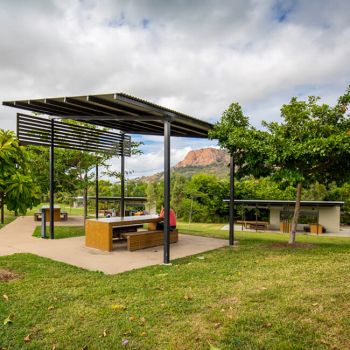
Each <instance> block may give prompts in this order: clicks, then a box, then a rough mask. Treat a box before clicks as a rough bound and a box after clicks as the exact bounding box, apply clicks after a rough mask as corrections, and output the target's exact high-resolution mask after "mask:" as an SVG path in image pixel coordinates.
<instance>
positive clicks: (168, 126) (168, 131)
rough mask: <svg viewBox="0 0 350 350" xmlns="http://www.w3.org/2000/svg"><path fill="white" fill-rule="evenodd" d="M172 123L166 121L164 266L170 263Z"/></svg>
mask: <svg viewBox="0 0 350 350" xmlns="http://www.w3.org/2000/svg"><path fill="white" fill-rule="evenodd" d="M170 134H171V124H170V121H168V120H165V121H164V256H163V261H164V264H169V262H170V247H169V231H170V230H169V225H170Z"/></svg>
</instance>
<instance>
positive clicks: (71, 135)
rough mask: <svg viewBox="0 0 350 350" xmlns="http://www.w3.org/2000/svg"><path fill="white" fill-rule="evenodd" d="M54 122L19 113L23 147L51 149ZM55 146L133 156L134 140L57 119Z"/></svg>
mask: <svg viewBox="0 0 350 350" xmlns="http://www.w3.org/2000/svg"><path fill="white" fill-rule="evenodd" d="M51 127H52V124H51V120H49V119H46V118H40V117H36V116H31V115H26V114H21V113H18V114H17V137H18V139H19V142H20V144H21V145H36V146H45V147H50V146H51ZM53 135H54V137H53V145H54V147H58V148H68V149H73V150H80V151H88V152H97V153H111V154H115V155H117V156H120V155H122V154H123V150H124V156H127V157H130V155H131V137H130V136H129V135H125V134H124V135H123V134H120V133H116V132H111V131H106V130H101V129H93V128H89V127H86V126H81V125H74V124H67V123H63V122H60V121H57V120H55V121H54V126H53Z"/></svg>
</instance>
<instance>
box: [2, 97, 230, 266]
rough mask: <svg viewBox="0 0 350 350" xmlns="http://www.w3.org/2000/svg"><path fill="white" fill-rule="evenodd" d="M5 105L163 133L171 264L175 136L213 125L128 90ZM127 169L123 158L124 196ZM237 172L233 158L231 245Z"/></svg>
mask: <svg viewBox="0 0 350 350" xmlns="http://www.w3.org/2000/svg"><path fill="white" fill-rule="evenodd" d="M3 105H5V106H9V107H16V108H20V109H25V110H28V111H32V112H36V113H41V114H46V115H49V116H51V117H53V118H60V119H72V120H78V121H82V122H86V123H89V124H93V125H97V126H100V127H106V128H111V129H116V130H120V131H121V132H123V133H129V134H141V135H159V136H163V137H164V263H169V261H170V250H169V213H170V140H171V136H178V137H191V138H207V137H208V131H209V130H210V129H211V128H212V124H210V123H208V122H205V121H202V120H199V119H196V118H193V117H191V116H189V115H186V114H183V113H179V112H176V111H174V110H171V109H169V108H166V107H163V106H159V105H157V104H154V103H151V102H148V101H145V100H142V99H140V98H137V97H134V96H130V95H127V94H124V93H115V94H103V95H85V96H75V97H58V98H43V99H33V100H16V101H6V102H3ZM122 158H123V157H122ZM124 171H125V169H124V161H122V163H121V173H122V182H121V183H122V186H121V191H122V197H123V193H124V186H123V184H124ZM233 171H234V164H233V159H232V157H231V176H230V179H231V193H232V195H231V205H230V237H229V238H230V239H229V242H230V244H231V245H233V243H234V232H233V185H234V183H233ZM97 190H98V189H97ZM121 206H122V207H123V208H124V203H122V204H121Z"/></svg>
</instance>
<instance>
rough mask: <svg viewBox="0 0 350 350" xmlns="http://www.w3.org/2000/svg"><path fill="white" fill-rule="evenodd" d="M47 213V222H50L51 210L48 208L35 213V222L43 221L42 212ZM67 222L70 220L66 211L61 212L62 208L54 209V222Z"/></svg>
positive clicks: (45, 207)
mask: <svg viewBox="0 0 350 350" xmlns="http://www.w3.org/2000/svg"><path fill="white" fill-rule="evenodd" d="M43 210H45V211H46V221H47V222H49V221H50V209H49V207H48V206H43V207H42V208H41V209H39V211H37V212H36V213H34V221H41V220H42V211H43ZM61 220H63V221H67V220H68V213H67V212H66V211H64V210H61V208H60V207H54V221H61Z"/></svg>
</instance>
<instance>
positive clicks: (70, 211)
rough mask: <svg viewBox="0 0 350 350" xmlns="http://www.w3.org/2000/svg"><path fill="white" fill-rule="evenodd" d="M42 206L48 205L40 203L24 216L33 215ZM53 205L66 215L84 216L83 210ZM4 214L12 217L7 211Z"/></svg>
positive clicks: (63, 205) (11, 213) (64, 205)
mask: <svg viewBox="0 0 350 350" xmlns="http://www.w3.org/2000/svg"><path fill="white" fill-rule="evenodd" d="M43 205H48V203H40V204H38V205H37V206H35V207H33V208H32V209H28V210H27V213H26V216H32V215H34V213H36V212H37V211H39V210H40V209H41V207H42V206H43ZM55 205H59V206H60V207H61V210H64V211H66V212H67V213H68V215H79V216H82V215H84V208H73V207H70V206H69V205H66V204H61V203H55ZM5 214H8V215H13V212H10V211H8V210H7V209H5Z"/></svg>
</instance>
